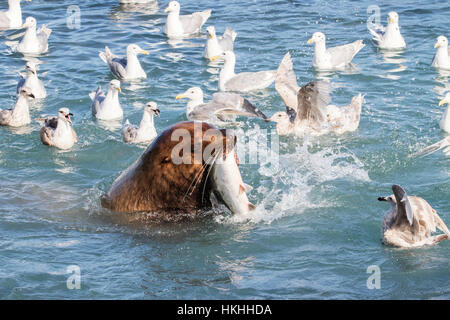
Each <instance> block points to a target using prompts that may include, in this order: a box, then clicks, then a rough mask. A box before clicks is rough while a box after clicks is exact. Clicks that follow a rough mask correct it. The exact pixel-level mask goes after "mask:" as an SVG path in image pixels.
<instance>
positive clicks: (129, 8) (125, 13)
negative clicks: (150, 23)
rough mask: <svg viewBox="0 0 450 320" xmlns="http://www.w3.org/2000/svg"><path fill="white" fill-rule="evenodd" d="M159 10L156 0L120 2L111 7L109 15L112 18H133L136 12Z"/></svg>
mask: <svg viewBox="0 0 450 320" xmlns="http://www.w3.org/2000/svg"><path fill="white" fill-rule="evenodd" d="M158 11H159V6H158V1H156V0H155V1H150V2H148V3H140V4H139V3H121V4H119V5H117V6H115V7H113V8H112V10H111V11H110V13H109V17H110V18H111V19H113V20H116V21H119V20H133V19H134V17H135V14H136V13H141V14H148V15H151V14H156V13H158Z"/></svg>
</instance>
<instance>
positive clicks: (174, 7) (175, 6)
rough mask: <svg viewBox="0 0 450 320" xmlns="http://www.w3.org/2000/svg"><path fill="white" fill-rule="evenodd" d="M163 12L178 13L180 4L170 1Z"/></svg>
mask: <svg viewBox="0 0 450 320" xmlns="http://www.w3.org/2000/svg"><path fill="white" fill-rule="evenodd" d="M164 12H180V4H179V3H178V1H170V2H169V5H168V6H167V8H166V9H165V10H164Z"/></svg>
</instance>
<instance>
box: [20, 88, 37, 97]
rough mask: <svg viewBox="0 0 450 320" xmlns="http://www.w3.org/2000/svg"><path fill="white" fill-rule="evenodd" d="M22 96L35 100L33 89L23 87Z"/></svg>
mask: <svg viewBox="0 0 450 320" xmlns="http://www.w3.org/2000/svg"><path fill="white" fill-rule="evenodd" d="M20 95H21V96H22V97H25V98H32V99H34V94H33V93H32V92H31V89H30V88H29V87H23V88H22V89H21V90H20Z"/></svg>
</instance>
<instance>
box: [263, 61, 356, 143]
mask: <svg viewBox="0 0 450 320" xmlns="http://www.w3.org/2000/svg"><path fill="white" fill-rule="evenodd" d="M275 89H276V90H277V92H278V93H279V95H280V96H281V98H282V99H283V102H284V104H285V105H286V112H284V111H283V112H275V113H274V114H273V115H272V116H271V117H270V118H268V119H267V121H272V122H275V123H276V130H277V133H278V134H279V135H290V134H295V135H303V134H305V133H309V134H311V135H322V134H325V133H329V132H335V133H337V134H341V133H344V132H347V131H355V130H356V129H357V128H358V126H359V121H360V115H361V106H362V101H363V96H362V95H361V94H359V95H358V96H356V97H353V99H352V101H351V103H350V104H349V105H348V106H345V107H337V106H335V105H328V103H329V102H330V101H331V96H330V92H331V86H330V84H329V83H326V82H323V81H319V82H315V81H311V82H309V83H308V84H306V85H304V86H303V87H301V88H300V87H299V86H298V84H297V77H296V75H295V73H294V70H293V64H292V60H291V55H290V53H289V52H288V53H286V55H285V56H284V58H283V60H282V62H281V64H280V67H279V68H278V71H277V77H276V79H275Z"/></svg>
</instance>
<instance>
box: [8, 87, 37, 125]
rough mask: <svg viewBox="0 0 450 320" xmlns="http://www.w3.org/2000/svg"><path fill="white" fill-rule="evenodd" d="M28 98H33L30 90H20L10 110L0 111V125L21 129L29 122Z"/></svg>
mask: <svg viewBox="0 0 450 320" xmlns="http://www.w3.org/2000/svg"><path fill="white" fill-rule="evenodd" d="M28 98H33V99H34V95H33V94H32V93H31V89H30V88H27V87H25V88H22V89H21V90H20V93H19V97H18V98H17V102H16V104H15V105H14V107H13V108H12V109H8V110H1V109H0V125H2V126H11V127H21V126H24V125H26V124H29V123H30V122H31V118H30V108H29V105H28Z"/></svg>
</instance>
